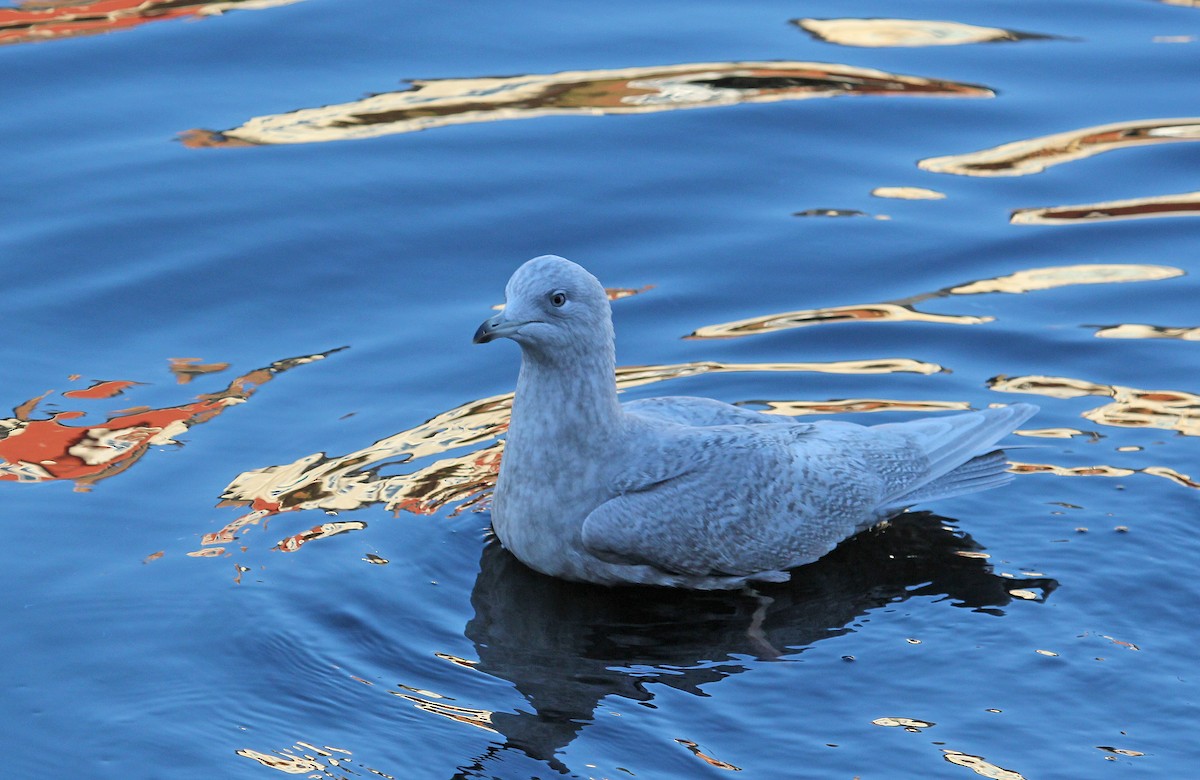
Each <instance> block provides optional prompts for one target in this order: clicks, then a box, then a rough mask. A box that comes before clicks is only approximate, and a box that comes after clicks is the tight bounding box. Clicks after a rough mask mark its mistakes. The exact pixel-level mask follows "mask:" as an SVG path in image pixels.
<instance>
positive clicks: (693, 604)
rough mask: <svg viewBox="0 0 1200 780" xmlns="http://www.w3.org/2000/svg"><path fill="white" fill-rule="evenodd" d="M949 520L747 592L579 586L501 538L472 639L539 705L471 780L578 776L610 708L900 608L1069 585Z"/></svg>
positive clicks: (486, 667) (483, 573) (472, 771)
mask: <svg viewBox="0 0 1200 780" xmlns="http://www.w3.org/2000/svg"><path fill="white" fill-rule="evenodd" d="M947 522H949V521H947V520H945V519H944V518H941V517H938V516H936V515H932V514H929V513H924V512H922V513H911V514H906V515H902V516H900V517H898V518H896V519H895V520H894V521H892V522H891V523H890V524H888V525H886V526H885V527H882V528H879V529H877V530H874V531H868V532H866V533H863V534H860V535H859V536H857V537H855V538H853V539H852V540H850V541H848V542H846V543H844V544H842V545H841V546H839V547H838V548H837V549H835V550H834V551H833V552H832V553H830V554H829V555H828V556H826V557H825V558H823V559H821V560H820V561H818V562H817V563H814V564H812V565H810V566H805V567H802V568H800V569H798V570H796V572H795V573H794V575H793V578H792V581H791V582H789V583H785V584H778V585H770V586H765V587H763V588H760V589H759V590H758V591H757V592H754V593H742V594H738V593H701V592H686V591H683V592H680V591H673V590H665V589H607V588H600V587H596V586H588V585H581V584H576V583H568V582H564V581H560V580H556V579H552V578H549V577H545V576H543V575H540V574H537V573H536V572H533V571H531V570H530V569H527V568H526V567H524V566H523V565H522V564H521V563H520V562H518V561H517V560H516V559H515V558H513V557H512V556H511V555H509V553H507V552H506V551H505V550H503V549H502V548H501V547H500V546H499V545H498V544H496V543H494V542H493V543H491V544H489V545H488V546H487V547H486V548H485V549H484V551H483V557H482V560H481V562H480V569H481V570H480V573H479V576H478V578H477V579H476V582H475V587H474V589H473V591H472V594H471V604H472V606H473V608H474V610H475V614H474V617H472V618H471V620H470V621H469V622H468V623H467V626H466V630H465V633H466V636H467V638H468V639H470V640H471V642H472V643H474V645H475V650H476V653H477V654H478V658H479V660H478V662H477V663H476V664H474V669H475V670H476V671H478V672H482V673H484V674H488V675H491V676H493V677H498V678H500V679H503V680H507V681H509V682H511V683H512V684H513V685H514V686H515V687H516V689H517V690H518V691H519V692H520V694H521V696H522V697H523V698H524V699H525V700H526V702H528V707H527V708H526V707H521V708H518V709H515V710H514V711H509V712H501V711H493V712H491V714H490V718H489V722H488V725H489V727H490V728H491V729H493V730H495V731H496V732H499V734H500V735H502V738H503V742H502V743H496V744H493V745H492V746H490V747H489V749H488V750H487V751H486V752H485V753H484V754H483V755H481V756H479V757H477V758H476V759H475V760H473V761H472V762H470V763H469V764H467V765H466V766H463V767H461V768H460V769H461V775H460V776H461V777H465V778H471V777H493V776H496V775H500V776H505V773H504V771H503V770H504V764H505V762H506V761H507V760H509V759H510V758H512V757H511V756H510V755H509V754H511V753H512V752H513V751H516V752H518V753H520V754H523V755H524V756H529V757H532V758H534V759H536V760H537V761H541V762H545V763H546V764H548V765H549V766H551V767H552V768H554V769H555V770H557V771H560V772H564V773H565V772H569V771H570V770H569V769H568V768H567V767H566V766H564V765H563V764H562V761H561V759H560V757H559V754H560V752H561V751H562V750H563V749H564V748H565V747H566V746H567V745H569V744H570V743H571V742H572V741H573V740H574V739H575V738H576V737H577V736H578V735H579V733H580V732H581V731H582V730H583V729H585V728H587V726H588V725H589V724H590V723H592V722H593V721H594V720H595V718H596V710H597V707H598V706H600V705H601V702H602V701H603V700H605V699H607V698H609V697H619V698H622V699H628V700H632V701H637V702H645V703H650V702H651V701H653V699H654V698H655V688H656V687H658V686H668V687H671V688H674V689H677V690H680V691H685V692H688V693H692V694H696V695H704V692H705V689H707V687H708V686H710V685H712V684H714V683H717V682H719V681H720V680H722V679H724V678H726V677H729V676H731V675H736V674H741V673H744V672H747V671H753V669H754V668H755V667H756V666H757V665H758V663H759V662H761V661H764V660H775V659H779V658H788V657H794V656H795V655H796V654H798V653H801V652H803V651H804V650H805V649H806V648H808V647H810V646H811V645H813V644H814V643H816V642H818V641H820V640H822V639H827V638H830V637H835V636H839V635H841V634H845V633H849V632H853V631H856V630H858V629H859V628H861V626H862V625H863V624H864V623H866V622H869V620H870V618H869V616H868V615H869V613H870V612H871V611H872V610H874V609H877V608H879V607H883V606H884V605H887V604H894V603H896V602H898V601H903V600H906V599H909V598H913V597H917V598H920V597H928V598H934V599H939V600H944V599H949V600H950V601H952V602H953V603H954V604H955V605H956V606H960V607H966V608H970V609H973V610H975V611H980V612H988V613H991V614H995V615H1003V614H1005V609H1004V608H1005V607H1007V606H1008V605H1009V604H1010V602H1012V601H1013V600H1014V599H1018V600H1035V601H1044V600H1045V598H1046V597H1047V596H1048V595H1049V594H1050V593H1051V592H1052V591H1053V590H1054V589H1055V588H1056V587H1057V584H1058V583H1057V582H1056V581H1055V580H1053V579H1048V578H1045V577H1029V578H1018V577H1009V576H1001V575H999V574H997V573H995V572H994V571H993V570H992V567H991V566H990V565H989V564H988V562H987V560H986V556H985V555H984V554H983V553H982V549H983V548H982V547H981V546H980V545H979V544H978V543H976V542H975V541H974V540H973V539H971V537H970V536H968V535H966V534H964V533H962V532H961V531H958V530H956V529H955V528H953V527H952V526H949V525H947ZM1030 597H1032V599H1031V598H1030ZM748 658H749V659H758V661H754V660H751V661H747V659H748ZM685 736H686V735H685ZM681 744H684V745H685V746H686V745H687V743H686V741H685V742H682V743H681ZM693 752H694V751H693ZM709 757H710V758H711V756H709ZM702 760H703V759H702Z"/></svg>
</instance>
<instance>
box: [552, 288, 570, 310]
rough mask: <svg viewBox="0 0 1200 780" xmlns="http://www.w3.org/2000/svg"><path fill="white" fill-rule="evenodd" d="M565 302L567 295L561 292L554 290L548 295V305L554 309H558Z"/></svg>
mask: <svg viewBox="0 0 1200 780" xmlns="http://www.w3.org/2000/svg"><path fill="white" fill-rule="evenodd" d="M566 302H567V294H566V293H565V292H563V291H562V290H555V291H554V292H552V293H550V305H551V306H553V307H554V308H556V309H557V308H560V307H562V305H563V304H564V303H566Z"/></svg>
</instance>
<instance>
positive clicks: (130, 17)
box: [0, 0, 299, 45]
mask: <svg viewBox="0 0 1200 780" xmlns="http://www.w3.org/2000/svg"><path fill="white" fill-rule="evenodd" d="M243 2H246V0H222V2H211V0H97V1H96V2H91V3H86V2H78V0H27V2H24V3H21V4H20V5H18V6H16V7H15V8H0V45H3V44H6V43H34V42H37V41H49V40H56V39H59V38H74V37H77V36H80V35H96V34H98V33H107V32H113V31H115V30H125V29H129V28H130V27H136V26H138V25H140V24H144V23H146V22H156V21H160V20H162V19H179V18H182V17H188V16H199V17H203V16H217V15H220V14H222V13H224V12H225V11H228V10H230V9H231V8H236V7H237V6H238V5H239V4H240V3H243ZM296 2H299V0H257V1H256V2H254V3H252V4H250V5H248V6H247V7H250V8H264V7H269V6H272V5H287V4H289V3H296Z"/></svg>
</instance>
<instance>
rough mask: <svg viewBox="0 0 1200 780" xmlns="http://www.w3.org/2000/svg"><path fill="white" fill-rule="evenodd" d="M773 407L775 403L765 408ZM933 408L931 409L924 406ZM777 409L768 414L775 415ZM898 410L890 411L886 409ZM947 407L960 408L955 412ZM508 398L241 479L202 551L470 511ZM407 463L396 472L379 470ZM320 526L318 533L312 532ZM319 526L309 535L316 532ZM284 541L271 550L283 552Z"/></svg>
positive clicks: (898, 366)
mask: <svg viewBox="0 0 1200 780" xmlns="http://www.w3.org/2000/svg"><path fill="white" fill-rule="evenodd" d="M942 370H943V369H942V368H941V367H940V366H938V365H936V364H933V363H923V362H921V361H917V360H909V359H904V358H896V359H883V360H846V361H836V362H832V363H719V362H715V361H708V362H695V363H677V364H670V365H652V366H626V367H621V368H618V369H617V376H616V380H617V387H618V388H620V389H628V388H632V387H639V386H642V385H649V384H654V383H657V382H662V381H665V380H669V379H680V378H684V377H689V376H697V375H700V374H711V373H730V372H738V371H753V372H816V373H833V374H865V375H870V374H885V373H919V374H933V373H937V372H939V371H942ZM773 403H779V402H773ZM840 403H851V402H836V401H835V402H830V403H826V407H827V408H829V409H830V410H834V409H836V410H837V411H847V410H848V409H847V407H846V406H839V404H840ZM857 403H859V404H861V405H862V406H861V408H862V409H864V410H865V409H867V408H868V406H874V407H876V408H879V409H883V408H884V407H885V406H886V405H888V404H897V405H900V404H911V403H913V402H889V401H881V400H870V401H867V400H864V401H860V402H857ZM928 403H929V404H930V406H928V407H923V408H935V407H934V406H933V404H934V403H935V402H928ZM783 408H784V407H783V406H782V405H781V406H779V407H777V410H778V411H779V412H780V413H783V411H782V410H783ZM892 408H898V407H895V406H894V407H892ZM953 408H959V407H958V406H954V407H953ZM511 410H512V394H511V393H505V394H503V395H496V396H491V397H489V398H484V399H482V400H479V401H473V402H471V403H468V404H463V405H462V406H458V407H456V408H454V409H451V410H449V411H447V412H443V413H442V414H439V415H437V416H436V417H434V418H432V419H430V420H428V421H426V422H425V423H422V424H421V425H418V426H416V427H415V428H410V429H408V430H406V431H401V432H400V433H397V434H395V435H393V436H389V437H387V438H386V439H381V440H379V441H377V442H375V443H374V444H372V445H370V446H369V447H365V448H363V449H361V450H356V451H354V452H351V453H348V454H346V455H342V456H339V457H330V456H328V455H326V454H325V453H314V454H312V455H307V456H305V457H303V458H300V459H298V460H296V461H294V462H292V463H287V464H282V465H278V466H267V467H265V468H261V469H256V470H254V471H247V472H244V473H242V474H239V475H238V476H236V477H235V478H234V479H233V481H231V482H230V483H229V486H228V487H226V488H225V491H224V492H223V493H222V494H221V499H222V500H221V504H220V506H223V507H230V506H239V507H248V508H249V509H250V511H249V512H247V513H245V514H243V515H241V516H239V517H237V518H235V519H234V520H232V521H231V522H229V523H228V524H226V525H225V526H224V527H223V528H221V529H220V530H218V531H216V532H213V533H209V534H206V535H205V536H204V537H203V539H202V543H203V544H204V545H205V546H209V545H227V544H230V543H232V542H233V541H234V540H235V539H236V538H237V533H238V532H239V531H241V530H242V529H244V528H246V527H248V526H251V525H256V524H258V523H259V522H261V521H262V520H264V519H266V518H268V517H271V516H272V515H276V514H279V513H281V512H288V511H296V510H308V509H319V510H323V511H326V512H340V511H348V510H352V509H359V508H361V507H365V506H369V505H372V504H383V505H384V506H385V507H386V508H387V509H388V510H389V511H391V512H393V513H399V512H401V511H405V512H411V513H413V514H420V515H425V514H432V513H434V512H436V511H438V510H440V509H441V508H442V507H444V506H448V505H455V504H456V505H457V506H456V508H455V510H454V511H455V512H456V513H457V512H459V511H462V510H463V509H466V508H471V507H474V506H476V505H477V504H478V503H479V502H480V501H481V500H483V498H484V497H485V496H486V495H487V494H488V492H489V491H490V490H491V489H492V487H493V486H494V485H495V481H496V476H497V474H499V472H500V458H501V452H502V449H503V441H500V440H498V438H497V437H499V436H500V434H502V433H503V432H504V431H505V430H506V429H507V427H508V421H509V415H510V413H511ZM460 448H466V450H467V451H465V452H461V453H456V454H451V455H449V456H448V457H441V458H438V459H437V460H434V461H433V462H429V463H420V464H418V463H417V462H418V461H419V460H421V459H426V458H433V457H436V456H440V455H444V454H446V453H448V452H450V451H451V450H456V449H460ZM408 464H412V466H411V468H410V470H409V471H408V472H407V473H404V474H398V475H385V474H382V473H381V472H382V471H384V470H385V469H387V470H391V469H396V468H401V467H404V466H406V465H408ZM319 527H320V526H319ZM319 527H318V528H319ZM315 530H316V529H312V530H310V531H306V532H304V533H302V534H298V535H297V536H296V537H290V538H291V539H298V538H302V539H303V541H301V542H300V543H298V544H294V546H292V547H291V549H296V548H298V547H299V546H300V545H301V544H303V543H306V542H308V541H312V540H313V539H316V538H322V536H323V535H312V534H313V532H314V531H315ZM286 542H288V540H285V541H284V542H281V543H280V544H281V547H280V549H285V548H284V546H283V545H284V544H285V543H286Z"/></svg>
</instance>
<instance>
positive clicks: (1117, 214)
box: [1009, 192, 1200, 225]
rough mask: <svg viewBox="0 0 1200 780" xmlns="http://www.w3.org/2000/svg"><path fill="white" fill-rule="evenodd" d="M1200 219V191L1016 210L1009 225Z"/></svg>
mask: <svg viewBox="0 0 1200 780" xmlns="http://www.w3.org/2000/svg"><path fill="white" fill-rule="evenodd" d="M1196 216H1200V192H1184V193H1181V194H1179V195H1156V196H1153V197H1148V198H1130V199H1128V200H1109V201H1104V202H1103V203H1084V204H1079V205H1074V206H1048V207H1045V208H1034V209H1016V210H1015V211H1013V213H1012V216H1011V217H1009V222H1011V223H1012V224H1014V225H1071V224H1082V223H1086V222H1112V221H1115V220H1119V219H1148V218H1151V217H1196Z"/></svg>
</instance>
